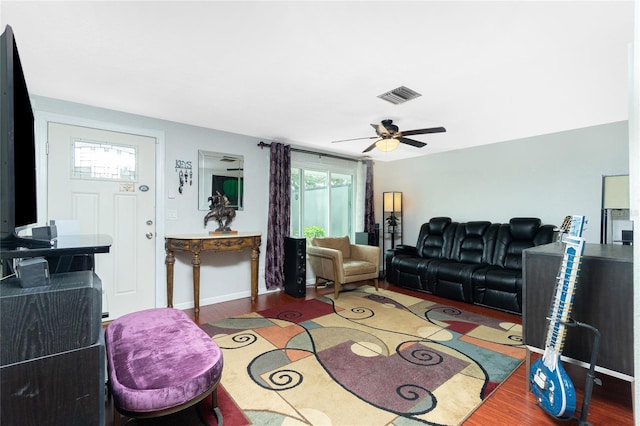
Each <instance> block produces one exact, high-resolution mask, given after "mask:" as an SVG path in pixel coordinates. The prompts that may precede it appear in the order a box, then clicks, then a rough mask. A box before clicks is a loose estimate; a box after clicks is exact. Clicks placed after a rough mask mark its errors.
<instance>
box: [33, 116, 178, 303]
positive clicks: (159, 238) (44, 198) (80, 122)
mask: <svg viewBox="0 0 640 426" xmlns="http://www.w3.org/2000/svg"><path fill="white" fill-rule="evenodd" d="M34 117H35V132H36V161H37V162H36V164H37V166H36V169H37V170H36V173H37V179H36V181H37V199H38V223H39V224H42V225H44V224H46V220H47V205H48V204H47V203H48V193H47V176H48V174H47V172H48V170H47V140H48V127H49V123H50V122H53V123H61V124H67V125H72V126H81V127H91V128H94V129H101V130H107V131H112V132H120V133H130V134H134V135H141V136H148V137H151V138H155V140H156V164H155V176H156V181H155V187H156V188H155V193H156V194H155V195H156V211H155V219H154V220H155V223H156V235H155V242H156V243H155V251H156V253H155V254H156V256H155V259H156V260H155V262H156V264H155V272H156V274H155V276H156V282H155V293H156V296H155V306H156V307H161V306H166V305H167V294H166V293H167V292H166V278H165V277H166V271H165V268H164V258H165V251H164V210H165V209H164V203H165V199H164V196H163V195H164V193H165V191H164V164H165V161H164V152H165V149H164V144H165V140H164V132H163V131H161V130H155V129H146V128H140V127H132V126H124V125H121V124H117V123H112V122H105V121H98V120H89V119H85V118H79V117H74V116H70V115H64V114H56V113H51V112H43V111H34ZM98 256H99V255H98Z"/></svg>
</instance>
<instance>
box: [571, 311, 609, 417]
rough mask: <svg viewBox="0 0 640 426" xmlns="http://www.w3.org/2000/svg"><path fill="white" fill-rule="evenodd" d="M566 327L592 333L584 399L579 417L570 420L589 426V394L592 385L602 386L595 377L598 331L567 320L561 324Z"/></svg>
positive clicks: (598, 348)
mask: <svg viewBox="0 0 640 426" xmlns="http://www.w3.org/2000/svg"><path fill="white" fill-rule="evenodd" d="M563 324H564V325H566V326H567V327H583V328H586V329H588V330H590V331H591V332H592V333H593V347H592V348H591V361H590V365H589V372H588V373H587V378H586V379H585V384H584V398H583V399H582V408H581V409H580V410H579V411H580V417H576V416H573V417H572V419H575V420H577V421H578V425H579V426H590V425H591V423H589V422H587V415H588V414H589V404H590V403H591V392H592V391H593V384H594V383H596V384H597V385H598V386H601V385H602V380H600V379H599V378H597V377H595V369H596V361H597V360H598V351H599V350H600V331H598V329H597V328H595V327H593V326H591V325H589V324H585V323H583V322H579V321H574V320H573V319H569V321H568V322H563Z"/></svg>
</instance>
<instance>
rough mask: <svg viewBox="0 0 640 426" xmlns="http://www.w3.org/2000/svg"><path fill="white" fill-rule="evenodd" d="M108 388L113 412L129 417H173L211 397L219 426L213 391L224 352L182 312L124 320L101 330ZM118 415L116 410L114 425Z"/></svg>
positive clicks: (158, 310)
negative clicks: (104, 347)
mask: <svg viewBox="0 0 640 426" xmlns="http://www.w3.org/2000/svg"><path fill="white" fill-rule="evenodd" d="M105 346H106V352H107V363H108V375H109V389H110V391H111V395H112V396H113V402H114V408H115V409H116V410H117V411H118V412H120V413H121V414H124V415H126V416H129V417H136V418H147V417H158V416H164V415H167V414H171V413H175V412H177V411H180V410H182V409H184V408H186V407H189V406H191V405H193V404H196V403H197V402H199V401H201V400H203V399H204V398H205V397H206V396H207V395H209V394H211V397H212V401H213V408H214V411H215V414H216V417H217V418H218V424H219V425H221V424H222V416H221V413H220V410H219V409H218V404H217V392H216V388H217V386H218V383H219V382H220V376H221V374H222V351H221V350H220V348H219V347H218V345H216V344H215V342H214V341H213V340H211V338H210V337H209V336H207V334H206V333H205V332H204V331H202V330H201V329H200V327H198V326H197V325H196V324H195V323H194V322H193V321H192V320H191V319H190V318H189V317H188V316H187V314H185V313H184V312H182V311H180V310H177V309H173V308H156V309H147V310H145V311H140V312H134V313H131V314H128V315H124V316H122V317H120V318H118V319H117V320H115V321H113V322H112V323H111V324H109V325H108V326H107V328H106V330H105ZM119 420H120V415H119V414H118V413H117V412H115V411H114V421H115V422H116V424H119Z"/></svg>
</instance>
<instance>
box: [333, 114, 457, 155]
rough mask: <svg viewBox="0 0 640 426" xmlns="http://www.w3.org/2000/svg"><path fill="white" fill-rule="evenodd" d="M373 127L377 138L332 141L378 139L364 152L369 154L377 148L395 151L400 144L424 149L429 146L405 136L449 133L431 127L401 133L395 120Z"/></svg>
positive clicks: (441, 128)
mask: <svg viewBox="0 0 640 426" xmlns="http://www.w3.org/2000/svg"><path fill="white" fill-rule="evenodd" d="M371 127H373V128H374V129H375V130H376V134H377V136H371V137H366V138H355V139H342V140H339V141H332V142H331V143H338V142H348V141H357V140H360V139H378V140H377V141H375V142H374V143H373V144H371V145H370V146H369V147H367V149H365V150H364V151H362V152H369V151H371V150H372V149H373V148H375V147H378V149H379V150H381V151H393V150H394V149H396V148H397V147H398V145H399V144H400V143H404V144H407V145H411V146H415V147H416V148H422V147H423V146H426V145H427V144H426V143H424V142H420V141H416V140H413V139H409V138H405V136H412V135H424V134H427V133H442V132H446V131H447V130H446V129H445V128H444V127H431V128H428V129H417V130H407V131H405V132H401V131H399V130H398V126H396V125H395V124H393V120H382V121H381V122H380V124H372V125H371Z"/></svg>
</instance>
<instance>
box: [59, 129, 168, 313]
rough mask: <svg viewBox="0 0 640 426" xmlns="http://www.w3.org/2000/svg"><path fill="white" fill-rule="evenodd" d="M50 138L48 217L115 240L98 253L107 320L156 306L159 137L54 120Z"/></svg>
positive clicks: (98, 271) (99, 274)
mask: <svg viewBox="0 0 640 426" xmlns="http://www.w3.org/2000/svg"><path fill="white" fill-rule="evenodd" d="M47 133H48V149H49V153H48V159H47V162H48V164H47V170H48V172H47V174H48V177H47V182H48V188H47V190H48V203H47V205H48V206H47V207H48V211H47V217H48V218H49V219H57V220H72V221H77V223H78V224H79V233H80V234H106V235H109V236H110V237H111V238H112V239H113V245H112V246H111V250H110V253H109V254H97V255H95V264H96V273H97V274H98V276H100V278H101V280H102V289H103V299H102V300H103V307H102V310H103V312H108V314H109V316H108V318H106V319H107V320H112V319H116V318H118V317H120V316H122V315H124V314H126V313H129V312H134V311H137V310H141V309H148V308H152V307H154V305H155V257H156V256H155V238H156V233H155V228H156V225H155V221H156V217H155V216H156V215H155V206H156V199H155V197H156V196H155V194H156V192H155V188H154V185H155V145H156V139H155V138H152V137H147V136H139V135H133V134H128V133H120V132H114V131H107V130H100V129H94V128H89V127H81V126H74V125H68V124H59V123H53V122H49V124H48V131H47Z"/></svg>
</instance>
